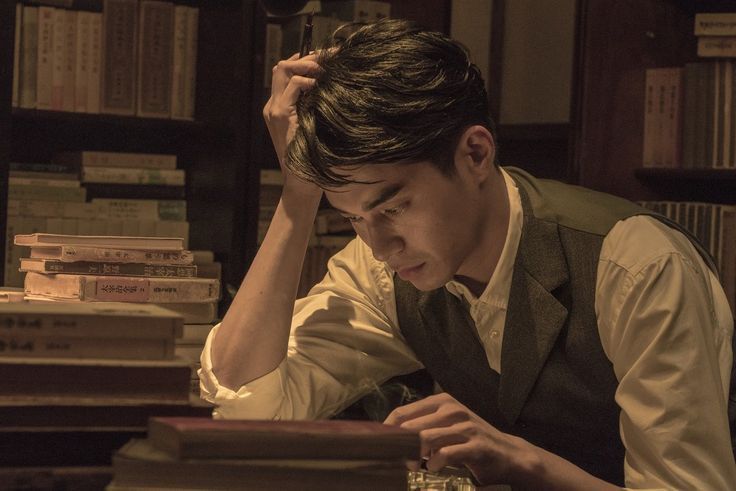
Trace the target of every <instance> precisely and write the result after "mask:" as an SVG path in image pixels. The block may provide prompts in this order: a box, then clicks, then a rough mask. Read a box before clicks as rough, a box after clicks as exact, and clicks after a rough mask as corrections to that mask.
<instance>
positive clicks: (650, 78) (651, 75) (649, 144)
mask: <svg viewBox="0 0 736 491" xmlns="http://www.w3.org/2000/svg"><path fill="white" fill-rule="evenodd" d="M656 70H657V69H656V68H650V69H648V70H647V71H646V74H645V80H644V141H643V156H642V166H643V167H656V159H655V155H656V147H657V138H656V136H657V108H658V104H657V97H656V94H657V80H656V78H657V71H656Z"/></svg>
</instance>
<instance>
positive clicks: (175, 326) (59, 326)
mask: <svg viewBox="0 0 736 491" xmlns="http://www.w3.org/2000/svg"><path fill="white" fill-rule="evenodd" d="M182 323H183V318H182V317H181V316H180V315H179V314H177V313H175V312H172V311H171V310H170V309H165V308H163V307H160V306H158V305H151V304H132V303H123V302H75V303H70V302H34V303H31V302H17V303H0V324H2V326H3V329H2V331H3V332H4V333H5V334H12V335H33V336H37V337H45V336H59V337H67V338H73V337H95V338H171V339H175V338H179V337H181V336H182V333H183V327H182Z"/></svg>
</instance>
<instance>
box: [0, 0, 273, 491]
mask: <svg viewBox="0 0 736 491" xmlns="http://www.w3.org/2000/svg"><path fill="white" fill-rule="evenodd" d="M260 15H262V14H261V13H259V12H258V8H257V3H256V2H251V1H238V0H227V1H223V2H199V1H195V0H183V1H153V0H38V1H21V2H17V3H16V2H3V3H2V5H1V6H0V22H1V23H2V25H3V26H8V27H9V29H7V30H3V32H2V33H0V40H2V41H3V42H2V43H0V66H2V69H0V92H1V93H0V96H2V98H1V99H0V101H1V102H0V230H2V236H1V240H0V251H1V252H2V255H3V260H2V264H1V265H0V278H2V285H3V286H2V287H0V326H2V329H0V331H1V332H0V372H2V373H5V374H6V375H5V376H3V380H4V381H5V382H3V383H2V384H0V436H2V441H3V442H4V443H3V445H0V466H2V467H15V466H23V467H28V466H31V465H32V466H37V467H38V468H39V469H40V468H41V467H43V468H44V469H46V471H48V472H47V473H46V474H44V475H43V476H41V477H38V475H36V476H35V477H34V478H33V479H36V478H38V479H41V481H38V482H43V483H46V484H48V483H51V482H57V480H58V481H59V482H64V483H69V482H76V481H75V479H76V477H74V475H73V474H74V473H73V472H71V471H70V469H72V467H76V466H81V467H84V466H108V470H107V471H104V470H102V471H100V470H99V469H97V470H93V471H91V473H92V474H95V475H96V476H97V477H95V478H94V479H97V481H95V482H100V479H102V481H101V482H103V486H104V484H106V483H107V482H109V479H110V473H109V466H110V465H111V457H112V454H113V452H114V451H115V450H116V449H118V448H120V447H122V445H123V444H124V443H125V442H126V441H128V440H130V439H131V438H133V437H142V436H144V435H145V432H146V430H147V423H148V418H149V417H151V416H167V415H168V416H177V415H178V416H210V415H211V411H212V407H211V406H210V405H209V404H206V403H204V402H203V401H201V400H200V399H199V397H198V395H199V385H198V379H197V376H196V369H197V368H198V364H199V357H200V354H201V351H202V347H203V345H204V341H205V339H206V337H207V335H208V333H209V331H210V329H211V328H212V326H213V324H214V323H215V322H217V320H218V319H219V317H220V313H221V310H222V309H223V308H224V306H225V305H226V300H227V295H223V293H222V292H223V291H232V288H231V287H232V285H236V286H237V285H238V284H239V283H240V281H241V279H242V277H243V274H244V272H245V269H246V266H247V263H248V261H249V257H251V255H252V253H253V249H254V248H255V239H256V227H255V222H256V221H257V217H256V216H255V214H254V213H253V212H252V210H255V206H254V205H250V202H251V201H253V202H255V201H256V200H257V196H258V193H257V182H258V181H257V176H258V174H257V172H258V166H257V165H251V164H250V158H249V157H250V151H251V150H250V140H249V139H250V137H251V132H250V128H251V122H252V121H253V115H254V111H252V107H253V106H252V104H251V103H252V80H253V79H254V78H255V77H256V76H257V75H256V74H260V70H261V68H260V64H259V62H258V60H257V59H256V60H255V61H254V58H253V57H252V53H253V52H254V46H255V45H256V44H259V43H261V41H260V35H261V32H260V31H259V28H258V27H257V22H255V21H254V19H258V18H259V16H260ZM5 41H7V42H5ZM260 49H261V48H260V47H259V50H260ZM258 76H260V75H258ZM249 210H251V212H250V213H249ZM59 448H65V451H64V452H59V451H58V449H59ZM60 469H62V470H60ZM46 471H44V472H46ZM70 472H71V474H70ZM11 474H12V473H11V472H10V470H8V469H3V470H2V471H1V472H0V481H2V482H3V483H10V482H18V483H21V484H22V483H23V482H30V481H29V479H31V478H30V477H29V476H27V475H25V474H22V473H20V474H13V475H14V476H15V477H13V476H11ZM21 474H22V475H21ZM80 476H81V474H80ZM18 479H20V480H18ZM83 480H84V479H83V478H82V477H80V481H79V482H82V481H83ZM34 482H36V481H34ZM44 485H45V484H44ZM19 486H20V484H19ZM62 487H63V486H62ZM72 488H73V487H72ZM82 488H84V489H101V487H100V486H97V487H95V486H91V485H87V487H84V486H82V485H81V484H80V488H79V489H82ZM39 489H45V488H44V487H43V486H41V487H39ZM69 489H71V488H69Z"/></svg>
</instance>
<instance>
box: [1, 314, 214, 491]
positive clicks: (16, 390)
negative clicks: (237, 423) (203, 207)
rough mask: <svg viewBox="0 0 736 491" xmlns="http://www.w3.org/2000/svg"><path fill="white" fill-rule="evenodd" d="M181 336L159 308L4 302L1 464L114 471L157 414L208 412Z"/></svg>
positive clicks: (178, 322) (175, 320) (176, 319)
mask: <svg viewBox="0 0 736 491" xmlns="http://www.w3.org/2000/svg"><path fill="white" fill-rule="evenodd" d="M182 330H183V328H182V318H181V316H179V315H178V314H175V313H173V312H171V311H169V310H166V309H163V308H161V307H158V306H155V305H151V304H133V303H122V302H120V303H118V302H77V303H62V302H45V303H31V302H7V303H0V441H2V442H3V444H2V445H0V467H4V466H57V465H110V459H111V456H112V453H113V451H114V450H115V449H117V448H119V447H120V445H122V444H123V443H124V442H126V441H128V440H129V439H130V438H133V437H140V436H143V435H145V431H146V424H147V420H148V418H149V417H151V416H154V415H158V416H166V415H168V416H172V415H189V416H192V415H199V416H204V415H207V414H209V413H210V412H211V407H210V406H209V405H207V404H205V403H203V402H202V401H199V400H196V399H193V398H192V397H191V396H190V376H191V369H190V365H189V363H188V362H187V361H186V360H182V359H179V358H176V357H175V356H174V354H175V349H174V348H175V340H176V339H177V338H178V337H180V336H181V335H182ZM61 442H63V444H62V443H61ZM60 445H63V449H64V450H63V451H59V449H60V448H62V447H60ZM0 481H3V478H2V477H0ZM10 488H13V489H16V488H15V487H13V486H10V487H8V489H10Z"/></svg>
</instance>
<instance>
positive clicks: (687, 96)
mask: <svg viewBox="0 0 736 491" xmlns="http://www.w3.org/2000/svg"><path fill="white" fill-rule="evenodd" d="M697 70H698V68H697V64H695V63H687V64H686V65H685V68H684V76H683V81H684V85H685V86H684V90H683V99H684V102H683V112H684V114H683V122H682V166H683V167H684V168H693V167H695V139H696V136H697V135H696V121H697V119H698V116H697V104H696V102H697V93H698V92H697V91H698V76H697Z"/></svg>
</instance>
